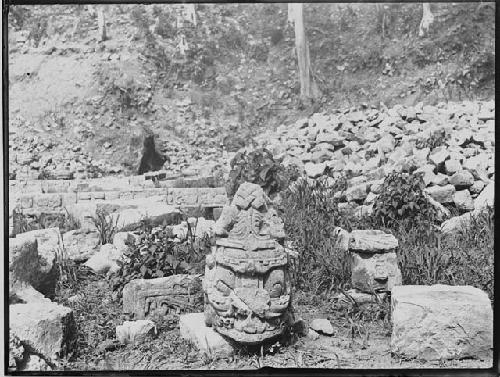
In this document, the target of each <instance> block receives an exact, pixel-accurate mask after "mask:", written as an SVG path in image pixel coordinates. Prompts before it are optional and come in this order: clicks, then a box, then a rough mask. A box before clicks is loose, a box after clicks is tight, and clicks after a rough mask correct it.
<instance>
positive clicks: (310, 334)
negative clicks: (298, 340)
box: [306, 329, 320, 340]
mask: <svg viewBox="0 0 500 377" xmlns="http://www.w3.org/2000/svg"><path fill="white" fill-rule="evenodd" d="M319 337H320V335H319V334H318V333H317V332H316V331H314V330H313V329H309V331H308V332H307V335H306V338H307V339H310V340H317V339H319Z"/></svg>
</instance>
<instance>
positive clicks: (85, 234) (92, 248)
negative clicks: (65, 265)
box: [62, 229, 101, 261]
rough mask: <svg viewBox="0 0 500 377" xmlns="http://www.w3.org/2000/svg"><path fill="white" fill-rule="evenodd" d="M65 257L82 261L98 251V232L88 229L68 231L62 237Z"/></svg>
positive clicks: (99, 241)
mask: <svg viewBox="0 0 500 377" xmlns="http://www.w3.org/2000/svg"><path fill="white" fill-rule="evenodd" d="M62 237H63V243H64V250H65V254H66V257H68V258H69V259H72V260H75V261H83V260H86V259H88V258H90V257H91V256H92V255H94V254H95V253H97V252H98V251H99V244H100V243H101V240H100V236H99V232H98V231H97V230H90V229H76V230H70V231H69V232H66V233H64V234H63V235H62Z"/></svg>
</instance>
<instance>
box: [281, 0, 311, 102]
mask: <svg viewBox="0 0 500 377" xmlns="http://www.w3.org/2000/svg"><path fill="white" fill-rule="evenodd" d="M288 9H289V11H290V10H291V11H292V19H293V23H294V24H295V50H296V51H297V60H298V63H299V80H300V97H301V98H302V99H312V98H314V97H315V91H317V90H314V89H316V88H315V85H314V82H313V80H312V77H311V63H310V59H309V45H308V43H307V37H306V31H305V28H304V13H303V9H304V4H302V3H294V4H289V8H288ZM289 17H290V15H289Z"/></svg>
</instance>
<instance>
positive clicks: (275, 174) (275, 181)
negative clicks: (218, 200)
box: [226, 148, 298, 197]
mask: <svg viewBox="0 0 500 377" xmlns="http://www.w3.org/2000/svg"><path fill="white" fill-rule="evenodd" d="M297 177H298V172H297V171H296V170H295V171H294V170H292V169H287V168H285V167H284V166H283V165H282V164H281V162H280V161H277V160H275V159H274V158H273V155H272V153H271V152H270V151H269V150H267V149H265V148H260V149H257V150H254V151H252V152H250V153H247V152H239V153H237V154H236V156H234V158H233V159H232V160H231V172H230V173H229V179H228V182H227V186H226V188H227V194H228V195H229V197H233V195H234V194H235V193H236V190H238V187H239V186H240V184H242V183H243V182H250V183H256V184H258V185H259V186H260V187H262V189H263V190H264V192H265V193H266V194H267V195H269V196H270V197H273V196H274V195H275V194H277V193H278V192H280V191H282V190H284V189H285V188H286V187H287V186H288V185H289V183H290V181H291V180H294V179H296V178H297Z"/></svg>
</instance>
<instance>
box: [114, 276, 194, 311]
mask: <svg viewBox="0 0 500 377" xmlns="http://www.w3.org/2000/svg"><path fill="white" fill-rule="evenodd" d="M202 302H203V293H202V282H201V279H200V277H199V276H197V275H188V274H180V275H172V276H168V277H163V278H156V279H135V280H132V281H131V282H129V283H128V284H126V285H125V286H124V287H123V312H124V313H131V314H134V318H136V319H144V318H148V317H149V316H154V315H155V314H160V315H165V314H167V312H168V311H169V310H170V309H171V308H175V309H177V308H180V309H184V310H185V309H189V310H194V309H195V308H196V305H198V304H201V303H202Z"/></svg>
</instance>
